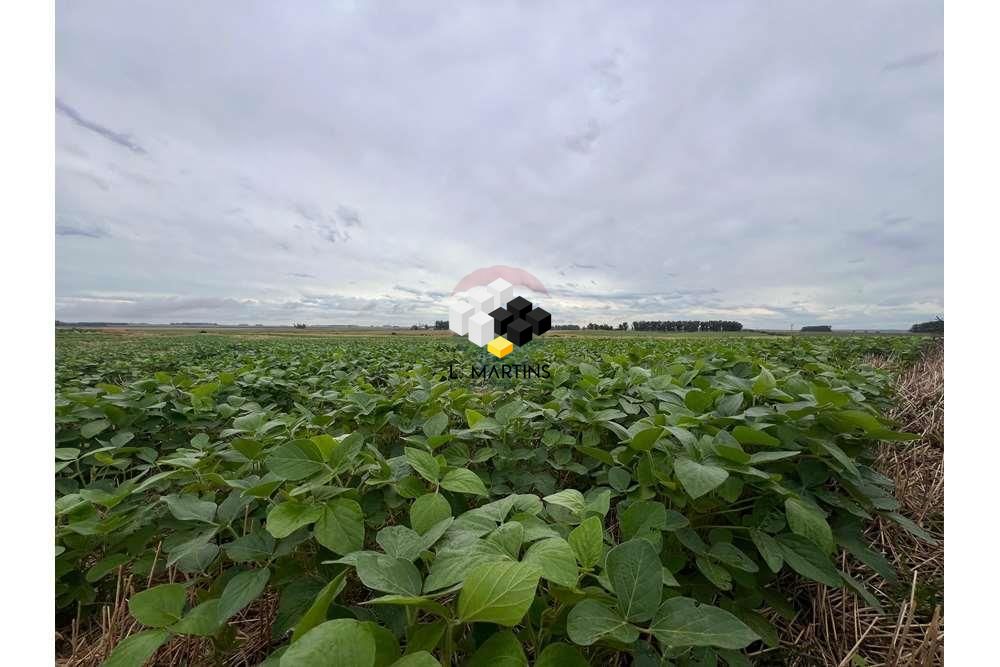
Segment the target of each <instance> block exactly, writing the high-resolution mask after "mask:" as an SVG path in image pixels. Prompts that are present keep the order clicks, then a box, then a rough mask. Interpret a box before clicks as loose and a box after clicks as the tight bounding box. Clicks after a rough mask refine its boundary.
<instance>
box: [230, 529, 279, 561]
mask: <svg viewBox="0 0 1000 667" xmlns="http://www.w3.org/2000/svg"><path fill="white" fill-rule="evenodd" d="M223 549H224V550H225V552H226V556H228V557H229V560H232V561H235V562H237V563H246V562H253V561H257V562H262V561H266V560H267V559H268V558H270V557H271V554H272V553H274V538H273V537H271V534H270V533H268V532H267V531H264V530H257V531H255V532H253V533H250V534H249V535H244V536H243V537H240V538H237V539H235V540H233V541H232V542H228V543H226V544H225V545H223Z"/></svg>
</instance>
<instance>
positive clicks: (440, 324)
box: [434, 320, 448, 331]
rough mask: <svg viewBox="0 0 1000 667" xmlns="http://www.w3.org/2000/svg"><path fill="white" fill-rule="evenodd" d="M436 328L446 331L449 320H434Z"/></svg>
mask: <svg viewBox="0 0 1000 667" xmlns="http://www.w3.org/2000/svg"><path fill="white" fill-rule="evenodd" d="M434 328H435V329H436V330H438V331H444V330H445V329H447V328H448V320H434Z"/></svg>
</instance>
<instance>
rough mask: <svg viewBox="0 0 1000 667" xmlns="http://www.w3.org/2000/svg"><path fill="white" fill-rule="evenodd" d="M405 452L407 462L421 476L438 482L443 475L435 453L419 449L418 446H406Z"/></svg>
mask: <svg viewBox="0 0 1000 667" xmlns="http://www.w3.org/2000/svg"><path fill="white" fill-rule="evenodd" d="M404 453H405V454H406V462H407V463H409V464H410V467H411V468H413V469H414V470H415V471H416V472H417V473H418V474H419V475H420V476H421V477H423V478H424V479H426V480H427V481H428V482H430V483H431V484H437V483H438V479H440V477H441V466H440V465H438V462H437V459H435V458H434V455H433V454H431V453H430V452H425V451H424V450H422V449H417V448H416V447H406V448H405V449H404Z"/></svg>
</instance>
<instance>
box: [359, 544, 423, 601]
mask: <svg viewBox="0 0 1000 667" xmlns="http://www.w3.org/2000/svg"><path fill="white" fill-rule="evenodd" d="M355 569H356V570H357V573H358V578H359V579H361V583H363V584H364V585H365V586H367V587H368V588H371V589H372V590H376V591H381V592H383V593H392V594H394V595H407V596H411V597H417V596H419V595H420V589H421V584H422V580H421V578H420V572H419V571H418V570H417V568H416V567H415V566H414V565H413V563H411V562H410V561H408V560H403V559H402V558H394V557H392V556H383V555H381V554H378V555H373V554H364V555H362V556H360V557H359V558H358V562H357V565H356V566H355Z"/></svg>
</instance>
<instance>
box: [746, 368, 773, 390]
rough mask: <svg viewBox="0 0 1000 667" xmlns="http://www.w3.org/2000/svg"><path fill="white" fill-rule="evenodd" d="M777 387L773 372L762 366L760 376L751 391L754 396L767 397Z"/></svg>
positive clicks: (755, 379) (756, 378) (755, 380)
mask: <svg viewBox="0 0 1000 667" xmlns="http://www.w3.org/2000/svg"><path fill="white" fill-rule="evenodd" d="M777 386H778V383H777V382H775V380H774V376H773V375H771V371H769V370H767V369H766V368H764V367H763V366H761V367H760V374H759V375H758V376H757V377H755V378H754V381H753V386H752V387H751V388H750V391H752V392H753V395H754V396H766V395H767V394H768V393H769V392H770V391H771V390H772V389H774V388H775V387H777Z"/></svg>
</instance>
